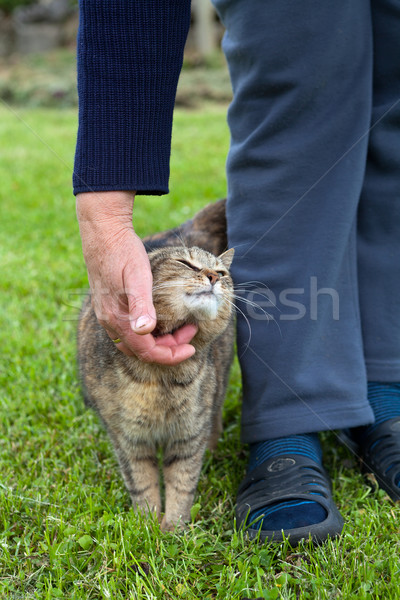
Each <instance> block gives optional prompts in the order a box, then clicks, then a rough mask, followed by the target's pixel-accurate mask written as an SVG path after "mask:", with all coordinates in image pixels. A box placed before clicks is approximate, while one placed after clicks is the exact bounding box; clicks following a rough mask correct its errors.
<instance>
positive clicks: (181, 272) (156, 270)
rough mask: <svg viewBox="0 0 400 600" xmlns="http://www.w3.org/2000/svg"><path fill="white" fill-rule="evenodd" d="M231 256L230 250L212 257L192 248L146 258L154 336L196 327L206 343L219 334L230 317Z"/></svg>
mask: <svg viewBox="0 0 400 600" xmlns="http://www.w3.org/2000/svg"><path fill="white" fill-rule="evenodd" d="M233 255H234V251H233V249H232V250H227V251H226V252H224V253H223V254H221V255H220V256H218V257H216V256H214V255H213V254H210V253H209V252H206V251H205V250H202V249H201V248H197V247H195V246H194V247H191V248H186V247H184V246H176V247H173V246H171V247H168V248H162V249H160V250H155V251H154V252H151V253H150V254H149V259H150V264H151V270H152V273H153V301H154V306H155V309H156V312H157V329H156V333H158V334H164V333H170V332H171V331H174V330H175V329H177V328H179V327H181V326H182V325H184V324H186V323H195V324H196V325H198V327H199V334H201V335H203V336H204V337H207V338H208V339H212V338H215V337H216V336H217V335H219V334H220V333H222V331H223V330H224V329H225V328H226V326H227V324H228V322H229V320H230V318H231V315H232V306H233V304H232V303H233V283H232V279H231V276H230V274H229V267H230V265H231V262H232V259H233Z"/></svg>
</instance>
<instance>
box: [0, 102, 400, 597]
mask: <svg viewBox="0 0 400 600" xmlns="http://www.w3.org/2000/svg"><path fill="white" fill-rule="evenodd" d="M75 129H76V114H75V112H74V111H73V110H70V109H65V110H64V111H59V110H55V109H49V110H44V109H30V110H24V109H12V110H11V109H9V108H7V107H5V106H3V107H1V108H0V140H1V144H0V181H1V186H0V202H1V228H0V259H1V281H0V286H1V296H0V303H1V304H0V336H1V347H2V357H1V364H0V401H1V419H0V422H1V437H0V461H1V480H0V502H1V510H0V523H1V525H0V598H1V599H3V598H4V599H7V598H10V599H17V598H18V599H19V598H21V599H24V600H25V599H30V598H39V599H52V598H64V599H67V600H72V599H82V600H92V599H95V598H96V599H97V598H99V599H108V598H111V599H113V600H128V599H135V600H136V599H137V600H142V599H158V598H160V599H161V598H162V599H166V600H177V599H180V598H183V599H186V598H187V599H221V600H222V599H229V600H230V599H232V600H243V599H245V598H251V599H256V598H263V599H276V598H284V599H306V598H310V599H312V598H318V599H319V598H321V599H322V598H323V599H325V598H327V599H328V598H385V599H390V598H400V575H399V571H400V560H399V555H400V537H399V524H398V521H399V517H400V509H399V508H398V507H397V506H395V505H393V504H392V503H391V502H390V501H389V500H388V498H387V497H386V496H385V494H384V493H383V492H376V491H375V492H373V491H371V489H370V488H369V487H368V486H367V485H366V484H365V482H364V480H363V479H362V477H361V475H360V474H359V472H358V470H357V468H356V464H355V461H354V460H353V459H352V457H351V456H350V455H349V454H348V452H347V451H346V450H345V449H343V448H342V447H340V446H339V445H338V443H337V439H336V437H335V435H334V434H327V435H325V436H324V437H323V447H324V453H325V463H326V466H327V467H328V469H329V471H330V473H331V474H332V477H333V481H334V495H335V498H336V500H337V504H338V506H339V508H340V510H341V512H342V514H343V516H344V518H345V521H346V526H345V531H344V534H343V536H342V537H341V539H340V540H336V541H334V542H328V543H326V544H325V545H324V546H321V547H319V548H316V549H314V548H312V547H311V546H310V545H309V544H308V543H307V542H305V543H303V544H302V545H300V546H299V547H298V548H296V549H295V550H293V549H291V548H290V546H289V545H288V544H287V543H284V544H281V545H278V546H269V545H260V544H257V543H256V542H251V543H250V542H248V541H247V540H246V539H243V536H242V535H241V534H240V533H236V532H235V528H234V498H235V493H236V489H237V487H238V484H239V482H240V480H241V478H242V477H243V474H244V470H245V464H246V449H245V448H243V447H242V446H241V444H240V431H239V423H240V395H241V388H240V377H239V370H238V367H237V365H235V367H234V369H233V372H232V378H231V384H230V387H229V392H228V397H227V400H226V405H225V411H224V426H225V428H224V434H223V436H222V438H221V440H220V443H219V447H218V450H217V452H216V453H215V454H214V455H213V456H211V455H207V457H206V460H205V464H204V468H203V471H202V476H201V479H200V483H199V488H198V494H197V498H196V504H195V507H194V510H193V522H192V524H191V525H190V528H189V530H188V531H187V532H186V533H184V534H173V533H167V534H162V533H161V532H160V530H159V527H158V525H157V523H156V522H154V520H151V519H148V520H146V519H144V518H141V517H139V516H137V515H136V514H135V513H134V512H133V510H132V509H131V507H130V504H129V499H128V495H127V493H126V491H125V489H124V486H123V483H122V480H121V478H120V475H119V472H118V468H117V465H116V461H115V458H114V456H113V453H112V451H111V446H110V444H109V442H108V439H107V437H106V435H105V432H104V431H103V429H102V427H101V425H100V424H99V422H98V420H97V418H96V417H95V416H94V415H93V414H92V413H91V412H90V411H87V410H86V409H85V408H84V406H83V403H82V400H81V395H80V389H79V383H78V381H77V376H76V366H75V328H76V319H77V314H78V310H79V304H80V301H81V297H82V294H83V293H84V290H85V288H86V286H87V279H86V273H85V268H84V265H83V260H82V256H81V251H80V240H79V236H78V230H77V225H76V222H75V213H74V199H73V197H72V194H71V183H70V181H71V170H72V161H73V151H74V139H75ZM227 147H228V132H227V128H226V124H225V109H224V108H223V107H221V106H219V107H218V106H215V107H214V106H211V105H210V106H209V107H206V108H204V109H203V110H201V111H196V112H194V111H191V112H190V111H186V112H185V111H177V113H176V119H175V128H174V140H173V156H172V177H171V194H170V195H169V196H164V197H140V198H138V199H137V201H136V207H135V216H134V220H135V227H136V229H137V231H138V232H139V233H140V234H141V235H146V234H147V233H150V232H154V231H157V230H161V229H165V228H166V227H170V226H172V225H176V224H178V223H180V222H182V221H184V220H186V219H187V218H188V217H189V216H190V215H191V214H193V213H194V212H195V211H196V210H198V209H199V208H201V207H202V206H203V205H204V204H206V203H208V202H210V201H212V200H214V199H217V198H219V197H222V196H223V195H224V194H225V187H226V184H225V178H224V162H225V154H226V151H227Z"/></svg>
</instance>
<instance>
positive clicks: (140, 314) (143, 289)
mask: <svg viewBox="0 0 400 600" xmlns="http://www.w3.org/2000/svg"><path fill="white" fill-rule="evenodd" d="M152 284H153V278H152V274H151V269H150V263H149V260H148V258H147V255H145V257H144V259H143V260H142V261H140V264H136V268H135V269H132V271H131V273H130V275H129V276H128V278H127V281H125V289H126V290H127V292H126V295H127V298H128V310H129V321H130V325H131V329H132V330H133V331H134V332H135V333H139V334H143V335H144V334H146V333H150V332H151V331H153V329H154V327H155V326H156V323H157V317H156V311H155V308H154V305H153V298H152Z"/></svg>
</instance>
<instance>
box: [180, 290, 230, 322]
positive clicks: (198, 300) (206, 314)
mask: <svg viewBox="0 0 400 600" xmlns="http://www.w3.org/2000/svg"><path fill="white" fill-rule="evenodd" d="M183 301H184V304H185V306H186V308H187V309H188V311H189V312H190V314H191V315H192V316H193V317H194V318H195V319H196V321H205V320H207V321H213V320H214V319H216V318H217V316H218V309H219V306H220V304H221V300H220V299H219V298H218V297H217V296H216V295H215V294H214V293H212V292H202V293H196V294H186V295H185V296H184V299H183Z"/></svg>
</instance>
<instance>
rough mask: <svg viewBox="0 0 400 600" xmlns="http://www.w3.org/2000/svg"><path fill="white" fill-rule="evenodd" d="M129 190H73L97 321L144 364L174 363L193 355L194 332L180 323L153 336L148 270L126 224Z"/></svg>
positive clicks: (120, 346) (128, 221) (140, 247)
mask: <svg viewBox="0 0 400 600" xmlns="http://www.w3.org/2000/svg"><path fill="white" fill-rule="evenodd" d="M134 196H135V195H134V193H133V192H93V193H87V194H78V196H77V203H76V209H77V217H78V222H79V230H80V234H81V239H82V250H83V256H84V258H85V262H86V267H87V271H88V277H89V284H90V289H91V294H92V304H93V308H94V311H95V314H96V317H97V319H98V320H99V322H100V324H101V325H102V326H103V327H104V329H105V330H106V331H107V333H108V335H109V336H110V338H111V339H113V340H115V339H118V338H119V339H121V342H120V343H118V344H116V346H117V348H118V349H119V350H121V352H124V353H125V354H127V355H128V356H132V355H135V356H137V357H138V358H140V359H141V360H143V361H145V362H157V363H160V364H166V365H175V364H178V363H180V362H182V361H183V360H186V359H187V358H189V357H190V356H192V355H193V354H194V351H195V350H194V347H193V346H191V345H190V344H189V342H190V340H191V339H192V338H193V337H194V335H195V334H196V331H197V328H196V327H195V326H194V325H186V326H185V327H182V328H181V329H179V330H178V331H176V332H175V333H174V334H173V335H165V336H161V337H157V338H155V337H154V336H153V335H152V334H151V332H152V331H153V330H154V328H155V326H156V313H155V310H154V306H153V302H152V274H151V270H150V263H149V259H148V257H147V253H146V250H145V248H144V246H143V243H142V241H141V240H140V238H139V237H138V236H137V235H136V233H135V231H134V228H133V225H132V211H133V201H134Z"/></svg>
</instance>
